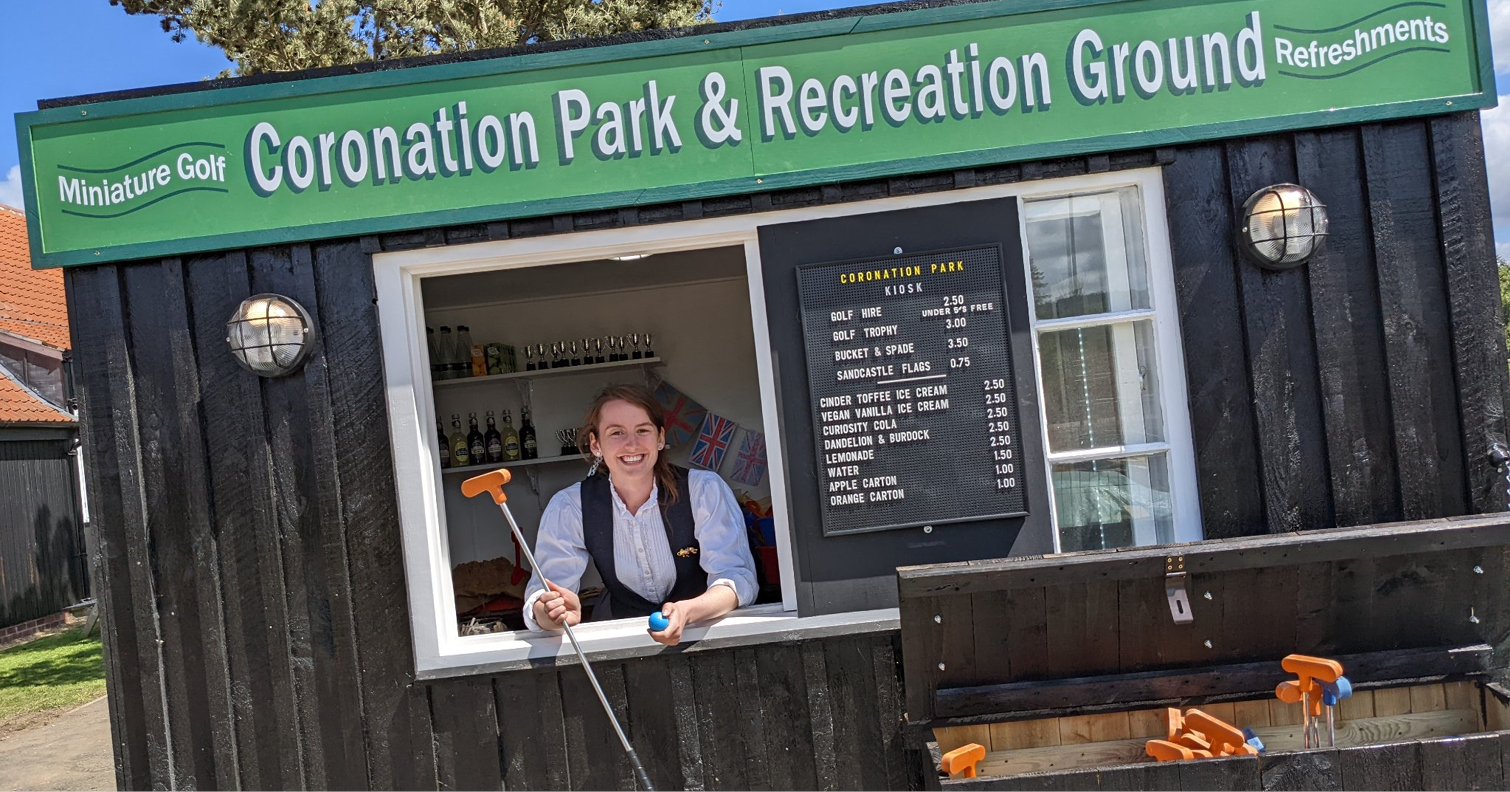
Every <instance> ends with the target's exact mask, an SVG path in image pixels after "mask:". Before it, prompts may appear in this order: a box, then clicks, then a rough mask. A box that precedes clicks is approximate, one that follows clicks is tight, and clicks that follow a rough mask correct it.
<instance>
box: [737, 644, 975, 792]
mask: <svg viewBox="0 0 1510 792" xmlns="http://www.w3.org/2000/svg"><path fill="white" fill-rule="evenodd" d="M967 624H968V622H967ZM756 667H757V668H758V669H759V675H760V710H761V724H762V726H763V727H764V729H765V736H766V764H767V768H768V769H769V772H770V784H771V788H772V789H817V788H818V771H817V769H816V768H815V767H814V766H813V738H812V736H811V731H810V730H811V729H812V721H811V715H810V713H809V711H808V707H807V699H808V691H807V682H806V678H805V676H804V664H803V658H802V651H801V650H800V649H799V648H798V647H796V646H793V645H790V644H774V645H768V646H762V647H760V648H759V650H758V651H757V653H756ZM909 684H910V680H909ZM909 700H910V698H909Z"/></svg>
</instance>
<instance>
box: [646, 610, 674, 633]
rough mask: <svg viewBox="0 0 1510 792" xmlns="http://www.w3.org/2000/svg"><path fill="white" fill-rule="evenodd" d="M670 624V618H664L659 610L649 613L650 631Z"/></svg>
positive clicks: (657, 630)
mask: <svg viewBox="0 0 1510 792" xmlns="http://www.w3.org/2000/svg"><path fill="white" fill-rule="evenodd" d="M670 626H671V620H670V619H668V618H666V617H665V615H664V614H662V613H661V612H660V611H656V612H655V613H652V614H650V629H651V631H652V632H660V631H661V630H664V629H666V628H667V627H670Z"/></svg>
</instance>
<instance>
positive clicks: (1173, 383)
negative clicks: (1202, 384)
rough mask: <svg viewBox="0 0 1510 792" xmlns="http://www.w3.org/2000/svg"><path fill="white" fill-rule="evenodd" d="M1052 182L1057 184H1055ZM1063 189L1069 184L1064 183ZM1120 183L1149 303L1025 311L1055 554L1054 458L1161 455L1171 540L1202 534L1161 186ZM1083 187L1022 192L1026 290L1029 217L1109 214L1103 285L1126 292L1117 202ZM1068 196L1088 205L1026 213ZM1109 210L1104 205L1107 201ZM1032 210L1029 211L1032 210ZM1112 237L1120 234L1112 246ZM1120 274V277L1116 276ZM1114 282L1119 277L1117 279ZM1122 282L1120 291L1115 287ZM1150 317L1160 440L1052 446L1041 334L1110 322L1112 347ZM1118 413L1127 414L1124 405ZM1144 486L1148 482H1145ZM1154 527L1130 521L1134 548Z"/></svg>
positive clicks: (1111, 194) (1110, 194) (1127, 340)
mask: <svg viewBox="0 0 1510 792" xmlns="http://www.w3.org/2000/svg"><path fill="white" fill-rule="evenodd" d="M1056 186H1058V185H1056ZM1065 186H1066V187H1067V186H1068V185H1065ZM1120 186H1121V187H1128V186H1134V187H1135V188H1136V189H1137V192H1138V203H1139V207H1138V208H1139V212H1140V214H1141V215H1142V219H1143V231H1144V233H1143V235H1142V236H1143V248H1144V250H1143V256H1144V269H1145V271H1146V273H1147V277H1148V307H1147V308H1133V307H1131V306H1130V305H1109V306H1108V308H1109V309H1110V310H1108V311H1107V312H1105V313H1097V314H1086V315H1083V316H1069V317H1061V318H1054V319H1039V318H1038V314H1037V312H1036V311H1032V310H1030V311H1029V314H1030V316H1029V321H1030V322H1031V323H1032V327H1033V332H1032V336H1033V368H1034V372H1035V373H1036V374H1037V380H1038V395H1039V404H1041V405H1044V408H1043V409H1044V411H1045V412H1044V414H1043V415H1042V416H1040V418H1041V420H1040V426H1041V431H1042V439H1043V456H1044V461H1045V471H1044V475H1046V476H1048V479H1047V480H1048V482H1049V487H1048V491H1049V507H1050V512H1051V514H1052V515H1053V525H1054V552H1056V553H1059V552H1063V544H1062V543H1061V542H1060V536H1059V509H1058V503H1057V496H1056V494H1055V492H1054V485H1053V467H1054V465H1055V464H1069V463H1075V462H1085V461H1090V460H1116V459H1125V458H1129V457H1140V456H1145V455H1149V454H1164V455H1165V459H1166V460H1167V461H1168V465H1169V489H1170V492H1169V499H1170V506H1171V512H1172V513H1171V519H1172V520H1173V522H1174V542H1176V543H1182V542H1198V541H1200V540H1201V539H1203V538H1204V536H1205V534H1204V531H1203V529H1202V526H1201V510H1200V499H1199V495H1198V493H1197V492H1196V470H1195V441H1194V438H1193V437H1192V435H1191V429H1190V401H1189V398H1188V396H1187V393H1188V390H1187V388H1186V382H1185V355H1184V351H1183V350H1184V343H1183V339H1182V338H1181V336H1180V324H1179V316H1178V310H1177V306H1178V302H1177V301H1176V298H1175V290H1174V262H1173V257H1172V255H1171V253H1170V248H1169V226H1168V222H1167V218H1166V216H1165V205H1166V204H1165V202H1164V189H1163V188H1164V184H1163V181H1162V180H1158V181H1157V182H1154V183H1152V184H1145V183H1139V184H1137V185H1126V184H1124V185H1120ZM1116 189H1117V188H1115V187H1114V188H1110V189H1107V190H1093V191H1089V192H1086V191H1081V190H1079V189H1063V188H1061V189H1055V190H1051V191H1048V192H1045V193H1041V194H1037V195H1025V196H1023V211H1022V250H1023V256H1022V265H1023V269H1024V272H1025V274H1026V276H1027V281H1026V283H1027V284H1028V288H1029V289H1031V288H1032V283H1033V275H1032V256H1031V254H1030V251H1029V249H1028V222H1029V220H1044V219H1052V218H1057V217H1077V216H1082V215H1090V214H1093V213H1094V214H1098V215H1100V216H1101V217H1102V218H1103V219H1106V218H1111V219H1112V221H1113V222H1110V223H1105V224H1103V226H1102V239H1103V240H1104V241H1105V245H1106V248H1105V254H1106V256H1107V280H1108V284H1107V286H1108V291H1109V293H1110V294H1111V295H1113V296H1114V297H1115V296H1117V295H1119V294H1122V293H1126V286H1127V284H1126V280H1127V278H1126V274H1127V266H1126V261H1125V256H1123V258H1124V261H1122V262H1121V266H1116V265H1115V263H1114V262H1113V261H1112V256H1113V255H1116V254H1119V253H1124V252H1125V251H1124V250H1123V248H1122V246H1121V244H1120V241H1121V240H1124V239H1126V234H1125V229H1126V221H1127V218H1126V217H1124V216H1123V211H1122V206H1121V201H1120V198H1119V196H1118V195H1117V194H1116V192H1115V190H1116ZM1061 199H1072V200H1074V201H1077V202H1078V201H1085V202H1087V203H1089V204H1091V205H1092V206H1093V207H1094V208H1092V209H1090V210H1088V211H1079V210H1078V209H1077V208H1071V210H1070V211H1069V212H1067V213H1066V212H1056V213H1050V212H1043V213H1034V212H1031V211H1030V210H1029V208H1028V206H1027V204H1028V202H1029V201H1040V200H1043V201H1053V200H1061ZM1109 206H1111V207H1113V211H1108V207H1109ZM1030 215H1032V216H1030ZM1112 240H1118V243H1117V244H1113V242H1112ZM1119 275H1120V276H1121V277H1120V278H1119V277H1118V276H1119ZM1119 281H1120V283H1119ZM1119 285H1120V286H1121V287H1122V288H1121V290H1119V289H1118V286H1119ZM1028 304H1029V305H1030V306H1031V305H1032V304H1033V295H1028ZM1138 321H1148V322H1151V323H1152V325H1153V333H1154V344H1153V355H1154V370H1155V372H1157V375H1158V378H1159V390H1158V395H1159V407H1160V410H1161V412H1162V413H1163V416H1162V417H1163V419H1164V440H1162V441H1158V442H1148V443H1128V444H1123V445H1115V446H1100V447H1096V448H1083V449H1074V450H1069V451H1055V450H1054V449H1053V446H1052V445H1050V442H1049V422H1048V415H1047V402H1046V401H1045V399H1044V390H1043V382H1044V379H1043V358H1042V356H1041V354H1040V352H1039V339H1040V338H1042V336H1043V334H1044V333H1052V332H1055V331H1061V330H1074V329H1084V328H1089V327H1102V326H1107V325H1113V326H1114V330H1115V331H1116V333H1117V339H1116V341H1115V343H1116V344H1118V345H1125V346H1126V347H1127V348H1132V347H1134V346H1135V343H1134V338H1133V335H1134V334H1133V328H1132V324H1131V323H1132V322H1138ZM1127 377H1128V373H1127V372H1120V376H1119V380H1122V379H1126V378H1127ZM1125 384H1126V383H1124V382H1119V386H1118V389H1117V390H1118V398H1119V400H1121V399H1122V398H1123V395H1124V394H1123V391H1124V386H1125ZM1123 413H1124V417H1126V416H1127V415H1128V414H1129V413H1128V411H1125V410H1124V411H1123ZM1133 414H1135V415H1136V416H1137V418H1138V421H1139V423H1140V424H1141V421H1142V411H1141V410H1138V411H1136V412H1135V413H1133ZM1143 483H1144V484H1145V485H1146V484H1147V482H1143ZM1152 530H1153V528H1152V526H1151V525H1150V526H1146V527H1139V526H1135V527H1134V537H1135V541H1136V546H1139V547H1145V546H1149V545H1154V544H1157V542H1156V541H1152V539H1153V537H1152V536H1151V532H1152Z"/></svg>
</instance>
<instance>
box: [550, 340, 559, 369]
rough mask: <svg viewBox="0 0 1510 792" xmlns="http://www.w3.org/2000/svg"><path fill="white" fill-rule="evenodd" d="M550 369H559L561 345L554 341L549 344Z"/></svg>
mask: <svg viewBox="0 0 1510 792" xmlns="http://www.w3.org/2000/svg"><path fill="white" fill-rule="evenodd" d="M551 368H553V369H557V368H561V345H560V344H559V343H557V342H555V341H552V342H551Z"/></svg>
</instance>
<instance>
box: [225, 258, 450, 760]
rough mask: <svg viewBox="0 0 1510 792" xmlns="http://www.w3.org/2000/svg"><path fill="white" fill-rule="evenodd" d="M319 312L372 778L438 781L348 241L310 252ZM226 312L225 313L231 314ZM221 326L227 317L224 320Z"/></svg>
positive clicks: (369, 344)
mask: <svg viewBox="0 0 1510 792" xmlns="http://www.w3.org/2000/svg"><path fill="white" fill-rule="evenodd" d="M314 275H315V287H316V289H317V291H318V293H319V296H320V307H321V311H320V314H319V316H318V317H317V318H316V321H317V322H318V324H319V326H320V335H321V338H322V341H321V346H322V347H323V348H324V350H325V354H326V356H327V357H328V358H329V359H332V360H336V361H340V364H339V365H334V366H329V367H328V368H327V371H326V383H327V388H328V389H329V393H330V401H331V404H332V410H331V418H332V421H331V432H332V438H333V442H334V444H335V446H336V447H337V448H340V449H344V453H341V454H337V456H336V460H335V463H336V485H337V487H338V488H339V491H340V492H342V493H343V494H344V497H342V498H341V500H340V514H339V519H340V525H341V533H342V535H343V537H344V539H345V543H346V550H347V556H348V575H349V578H350V582H351V588H352V590H353V591H359V592H361V602H360V608H361V618H360V619H358V620H357V622H356V624H355V628H356V636H357V646H356V652H357V659H358V663H359V667H360V673H361V676H360V684H361V698H362V704H363V712H364V715H365V717H364V725H365V732H364V734H365V740H366V750H367V756H368V777H369V779H370V783H371V785H372V786H374V787H378V788H397V789H423V788H429V787H433V786H434V785H435V761H434V750H433V747H432V745H433V742H432V740H431V737H430V723H429V708H428V706H427V703H426V701H425V697H424V696H423V688H422V687H421V686H418V685H415V684H414V678H413V673H414V646H413V638H412V629H411V627H410V619H409V605H408V601H407V600H406V598H405V591H406V586H405V583H404V559H403V553H402V548H403V543H402V542H401V541H400V529H399V524H398V505H397V502H396V501H395V494H394V491H395V490H394V487H395V483H394V480H393V466H392V465H389V464H383V463H382V461H383V460H387V459H390V458H391V457H392V451H391V449H390V446H389V442H388V405H387V401H386V399H385V394H384V383H383V379H382V377H380V376H377V372H379V371H381V370H382V365H383V361H382V349H381V344H380V341H379V333H378V323H377V307H376V305H375V300H374V296H375V287H374V285H373V281H372V259H371V256H370V255H368V253H367V252H366V251H365V250H364V248H363V246H362V244H361V243H359V242H357V241H353V240H345V241H339V242H331V243H324V244H320V245H318V246H316V247H315V249H314ZM227 316H229V314H227ZM222 321H223V320H222Z"/></svg>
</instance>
